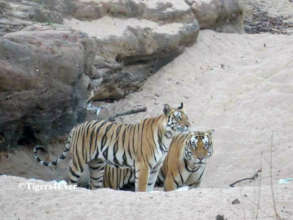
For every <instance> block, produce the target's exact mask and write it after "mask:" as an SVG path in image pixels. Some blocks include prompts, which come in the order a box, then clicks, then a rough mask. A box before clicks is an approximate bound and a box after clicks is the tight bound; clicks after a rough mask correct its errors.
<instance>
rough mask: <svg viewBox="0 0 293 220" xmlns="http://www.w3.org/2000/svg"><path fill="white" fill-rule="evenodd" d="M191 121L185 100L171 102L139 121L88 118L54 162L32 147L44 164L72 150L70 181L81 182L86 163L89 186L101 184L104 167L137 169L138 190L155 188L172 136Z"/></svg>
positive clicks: (39, 147) (181, 130) (35, 157)
mask: <svg viewBox="0 0 293 220" xmlns="http://www.w3.org/2000/svg"><path fill="white" fill-rule="evenodd" d="M189 127H190V122H189V119H188V116H187V114H186V113H185V112H184V111H183V103H181V104H180V106H179V107H177V108H173V107H171V106H170V105H168V104H165V105H164V107H163V113H162V114H160V115H159V116H157V117H153V118H146V119H144V120H142V121H141V122H139V123H137V124H123V123H117V122H111V121H107V120H104V121H97V120H93V121H87V122H84V123H82V124H80V125H77V126H76V127H74V128H73V129H72V130H71V132H70V134H69V136H68V138H67V141H66V143H65V149H64V152H63V153H62V154H61V155H60V156H59V157H58V158H57V159H56V160H55V161H51V162H48V161H43V160H41V159H40V158H39V156H38V150H40V149H42V147H41V146H38V145H37V146H35V147H34V149H33V153H34V159H35V160H37V162H39V163H40V164H41V165H44V166H57V164H58V162H59V161H60V160H63V159H65V157H66V155H67V152H68V151H69V150H71V153H72V159H71V160H70V163H69V169H68V179H69V180H68V181H69V184H78V180H79V179H80V176H81V174H82V172H83V170H84V167H85V165H86V164H87V165H88V167H89V175H90V181H89V187H90V189H96V188H100V187H102V183H103V177H104V167H105V165H106V164H108V165H109V166H112V167H117V168H118V167H120V168H132V169H134V170H135V191H143V192H145V191H152V190H153V188H154V184H155V181H156V179H157V176H158V173H159V170H160V168H161V166H162V164H163V161H164V158H165V157H166V155H167V152H168V150H169V145H170V143H171V140H172V137H174V136H175V135H177V134H180V133H184V132H187V131H188V130H189Z"/></svg>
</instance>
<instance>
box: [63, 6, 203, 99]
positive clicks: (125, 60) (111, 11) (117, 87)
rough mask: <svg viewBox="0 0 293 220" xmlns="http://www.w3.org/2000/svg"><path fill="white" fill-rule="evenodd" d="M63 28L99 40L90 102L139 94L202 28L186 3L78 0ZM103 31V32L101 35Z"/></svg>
mask: <svg viewBox="0 0 293 220" xmlns="http://www.w3.org/2000/svg"><path fill="white" fill-rule="evenodd" d="M72 16H73V17H75V19H64V24H65V25H66V26H69V27H71V28H73V29H75V30H79V31H82V32H86V33H88V34H89V35H90V36H92V37H93V38H95V39H96V44H97V49H96V50H97V51H96V58H95V60H94V65H93V67H92V71H91V73H90V74H91V75H89V77H90V79H91V83H90V90H91V95H90V98H89V100H90V101H95V100H109V99H110V100H117V99H120V98H123V97H125V96H126V95H127V94H129V93H131V92H133V91H136V90H138V89H139V88H140V87H141V86H142V85H143V83H144V81H145V80H146V79H147V78H148V77H149V76H151V75H153V74H154V73H155V72H157V71H158V70H159V69H160V68H161V67H162V66H164V65H165V64H167V63H168V62H170V61H172V60H173V59H174V58H175V57H177V56H178V55H179V54H180V53H181V52H182V51H183V50H184V48H185V47H187V46H189V45H192V44H193V43H194V42H195V41H196V39H197V35H198V31H199V25H198V22H197V20H196V19H195V17H194V15H193V12H192V10H191V8H190V7H189V6H188V5H187V4H186V3H185V2H184V1H175V0H168V1H164V2H162V1H159V0H153V1H145V2H142V1H138V0H126V1H118V0H114V1H99V2H92V1H76V9H75V11H74V13H73V15H72ZM101 30H102V31H101Z"/></svg>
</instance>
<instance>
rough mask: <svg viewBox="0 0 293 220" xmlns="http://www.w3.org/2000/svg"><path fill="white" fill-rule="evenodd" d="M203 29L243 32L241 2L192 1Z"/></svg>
mask: <svg viewBox="0 0 293 220" xmlns="http://www.w3.org/2000/svg"><path fill="white" fill-rule="evenodd" d="M187 3H188V4H189V5H190V6H191V8H192V11H193V12H194V14H195V17H196V18H197V19H198V22H199V24H200V28H201V29H214V30H216V31H220V32H240V33H241V32H243V8H242V6H241V4H240V3H239V0H224V1H223V0H208V1H207V0H190V1H187Z"/></svg>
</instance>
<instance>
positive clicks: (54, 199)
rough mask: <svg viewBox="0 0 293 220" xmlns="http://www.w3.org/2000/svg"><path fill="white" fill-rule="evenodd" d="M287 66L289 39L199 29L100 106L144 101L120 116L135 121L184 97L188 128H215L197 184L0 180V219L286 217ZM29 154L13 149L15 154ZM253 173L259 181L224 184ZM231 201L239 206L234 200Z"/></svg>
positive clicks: (292, 152) (292, 107) (291, 78)
mask: <svg viewBox="0 0 293 220" xmlns="http://www.w3.org/2000/svg"><path fill="white" fill-rule="evenodd" d="M259 2H260V3H262V2H264V1H259ZM274 2H275V3H274V4H267V5H268V6H267V7H269V8H270V9H271V11H272V13H275V11H276V10H277V8H278V7H280V8H282V7H283V4H281V3H280V4H277V3H276V2H277V1H274ZM280 2H284V1H280ZM291 4H292V5H293V3H291ZM273 9H274V10H273ZM287 10H288V7H285V6H284V11H285V12H284V13H285V14H286V13H287ZM292 71H293V36H292V35H272V34H257V35H248V34H241V35H240V34H224V33H216V32H213V31H209V30H205V31H201V32H200V34H199V38H198V41H197V43H196V44H195V45H194V46H192V47H190V48H187V49H186V51H185V52H184V53H183V54H182V55H180V56H179V57H178V58H176V59H175V60H174V61H173V62H172V63H170V64H168V65H167V66H165V67H164V68H163V69H161V70H160V71H159V72H158V73H157V74H155V75H154V76H152V77H151V78H150V79H149V80H147V82H146V83H145V85H144V86H143V88H142V90H141V91H139V92H137V93H134V94H131V95H129V96H128V97H127V98H126V99H124V100H121V101H118V102H115V103H113V104H107V105H104V106H103V108H105V109H108V110H109V111H110V112H113V111H114V112H121V111H124V110H129V109H132V108H135V107H138V106H146V107H147V108H148V111H147V112H146V113H139V114H136V115H133V116H127V117H123V118H120V119H119V120H121V121H124V122H135V121H139V120H141V119H143V118H145V117H150V116H154V115H158V114H160V113H161V111H162V108H163V104H164V103H169V104H171V105H178V104H179V103H180V102H181V101H183V102H184V106H185V110H186V112H187V114H188V115H189V117H190V121H191V122H192V124H193V129H195V130H197V129H200V130H203V129H210V128H213V129H215V135H214V155H213V157H212V158H211V159H210V161H209V163H208V169H207V173H206V175H205V176H204V179H203V183H202V186H201V187H200V188H198V189H194V190H190V191H177V192H168V193H165V192H153V193H133V192H124V191H112V190H108V189H100V190H96V191H89V190H86V189H76V190H70V189H63V190H61V189H44V188H43V189H39V190H38V187H39V188H40V187H42V186H43V185H47V186H48V185H49V186H51V187H56V185H54V183H50V182H43V181H33V180H27V179H24V178H19V177H7V176H0V185H1V188H0V201H1V202H0V219H49V218H50V219H163V220H164V219H216V216H217V215H221V216H222V215H223V216H224V219H229V220H230V219H277V218H276V212H277V213H278V215H279V216H281V218H282V219H288V220H290V219H293V181H291V182H288V183H287V184H280V183H279V180H280V179H285V178H290V177H291V178H293V160H292V158H293V135H292V134H293V117H292V116H293V72H292ZM29 156H31V155H29V154H28V153H26V152H19V153H18V154H16V155H15V156H14V157H15V158H17V157H23V158H25V157H29ZM12 158H13V156H12ZM18 166H22V167H23V169H36V170H39V169H38V168H37V165H33V166H32V165H28V164H21V163H19V164H18ZM8 169H9V168H8V167H7V170H8ZM259 169H261V170H262V172H261V173H260V175H259V177H258V178H257V179H256V180H254V181H251V182H249V181H245V182H242V183H240V184H237V185H236V187H234V188H231V187H229V184H231V183H232V182H234V181H236V180H238V179H241V178H245V177H251V176H252V175H253V174H254V173H255V172H256V171H257V170H259ZM4 170H5V169H4ZM271 171H272V175H271ZM1 172H3V169H2V171H1ZM23 172H25V170H24V171H23ZM38 172H42V171H41V169H40V170H39V171H38ZM38 172H36V173H35V177H37V176H38ZM271 181H272V184H273V185H271ZM28 184H31V185H29V186H28ZM272 189H273V190H274V195H275V198H274V197H273V196H272ZM235 199H238V200H239V202H240V203H239V204H232V201H234V200H235ZM3 201H5V202H3ZM273 201H275V206H276V210H274V208H273ZM236 203H237V202H236ZM218 219H221V218H218Z"/></svg>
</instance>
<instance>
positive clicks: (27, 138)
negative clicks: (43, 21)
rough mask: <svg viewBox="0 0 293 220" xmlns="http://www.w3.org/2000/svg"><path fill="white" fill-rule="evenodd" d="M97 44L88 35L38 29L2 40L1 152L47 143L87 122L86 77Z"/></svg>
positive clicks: (0, 57) (23, 31)
mask: <svg viewBox="0 0 293 220" xmlns="http://www.w3.org/2000/svg"><path fill="white" fill-rule="evenodd" d="M94 43H95V42H94V41H93V40H91V39H90V38H89V37H87V35H86V34H84V33H80V32H77V31H73V30H69V29H67V28H64V27H57V26H55V27H54V28H53V27H51V26H40V25H36V26H32V27H30V28H27V29H24V30H22V31H18V32H14V33H10V34H6V35H5V36H4V37H2V38H0V137H1V138H0V139H1V140H2V141H0V147H2V149H3V147H4V146H10V147H13V146H16V145H18V144H20V145H21V144H30V143H35V142H46V141H48V140H50V139H51V138H52V137H56V136H57V135H59V136H60V135H62V134H65V133H67V132H68V131H69V130H70V129H71V128H72V126H73V125H74V124H76V123H77V122H81V121H83V120H84V117H85V110H84V100H86V98H87V93H86V89H87V88H86V86H87V84H85V83H83V82H84V80H82V79H83V78H84V74H83V73H86V72H87V70H88V69H90V68H89V67H88V65H89V64H88V63H87V62H88V60H91V58H90V57H93V52H92V51H91V48H94V46H93V45H94ZM92 59H93V58H92Z"/></svg>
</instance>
